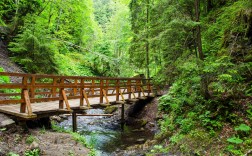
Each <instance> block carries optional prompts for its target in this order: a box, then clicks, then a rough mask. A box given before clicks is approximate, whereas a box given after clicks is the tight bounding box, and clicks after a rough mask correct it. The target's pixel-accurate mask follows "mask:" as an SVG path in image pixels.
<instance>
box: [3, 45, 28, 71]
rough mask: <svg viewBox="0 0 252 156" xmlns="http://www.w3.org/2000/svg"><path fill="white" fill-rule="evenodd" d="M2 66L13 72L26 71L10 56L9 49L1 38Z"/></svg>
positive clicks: (5, 69)
mask: <svg viewBox="0 0 252 156" xmlns="http://www.w3.org/2000/svg"><path fill="white" fill-rule="evenodd" d="M0 67H2V68H3V69H4V71H6V72H13V73H24V71H23V70H22V69H21V68H20V67H19V66H18V65H17V64H15V63H14V62H12V61H11V59H10V58H9V56H8V50H7V47H6V45H5V44H4V43H3V42H2V41H1V40H0Z"/></svg>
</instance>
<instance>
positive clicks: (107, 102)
mask: <svg viewBox="0 0 252 156" xmlns="http://www.w3.org/2000/svg"><path fill="white" fill-rule="evenodd" d="M102 91H103V95H104V97H105V100H106V104H107V105H109V99H108V97H107V94H106V91H105V90H104V89H103V90H102Z"/></svg>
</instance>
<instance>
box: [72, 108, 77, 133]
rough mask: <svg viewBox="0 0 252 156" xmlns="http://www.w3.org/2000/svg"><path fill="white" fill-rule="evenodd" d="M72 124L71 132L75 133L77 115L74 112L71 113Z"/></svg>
mask: <svg viewBox="0 0 252 156" xmlns="http://www.w3.org/2000/svg"><path fill="white" fill-rule="evenodd" d="M72 121H73V122H72V123H73V132H76V131H77V115H76V112H73V113H72Z"/></svg>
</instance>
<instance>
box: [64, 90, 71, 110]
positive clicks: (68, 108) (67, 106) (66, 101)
mask: <svg viewBox="0 0 252 156" xmlns="http://www.w3.org/2000/svg"><path fill="white" fill-rule="evenodd" d="M62 96H63V99H64V101H65V104H66V108H67V110H69V111H70V110H71V108H70V105H69V102H68V99H67V96H66V92H65V90H64V89H63V90H62Z"/></svg>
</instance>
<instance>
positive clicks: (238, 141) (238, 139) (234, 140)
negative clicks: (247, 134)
mask: <svg viewBox="0 0 252 156" xmlns="http://www.w3.org/2000/svg"><path fill="white" fill-rule="evenodd" d="M227 141H228V142H230V143H233V144H241V143H243V140H242V139H240V138H237V137H232V138H228V139H227Z"/></svg>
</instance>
